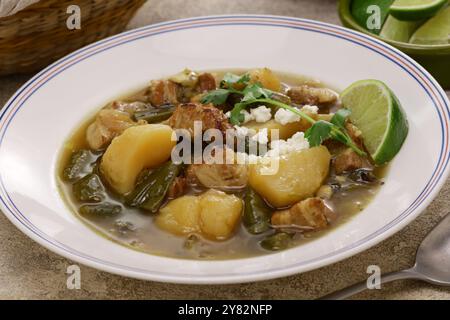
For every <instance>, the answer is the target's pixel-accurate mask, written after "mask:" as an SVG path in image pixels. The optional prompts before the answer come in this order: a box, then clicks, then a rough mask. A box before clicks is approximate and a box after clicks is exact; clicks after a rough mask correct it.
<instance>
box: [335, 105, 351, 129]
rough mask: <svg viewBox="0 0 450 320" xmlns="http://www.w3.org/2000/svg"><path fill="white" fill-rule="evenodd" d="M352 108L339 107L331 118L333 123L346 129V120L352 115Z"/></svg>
mask: <svg viewBox="0 0 450 320" xmlns="http://www.w3.org/2000/svg"><path fill="white" fill-rule="evenodd" d="M350 113H351V112H350V110H348V109H339V110H338V111H337V112H336V113H335V114H334V116H333V118H331V123H332V124H334V125H336V126H338V127H339V128H341V129H345V120H347V118H348V116H349V115H350Z"/></svg>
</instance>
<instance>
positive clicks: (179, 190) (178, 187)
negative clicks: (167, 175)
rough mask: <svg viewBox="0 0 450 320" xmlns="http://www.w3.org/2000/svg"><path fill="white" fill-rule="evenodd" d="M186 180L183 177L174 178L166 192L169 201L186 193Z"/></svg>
mask: <svg viewBox="0 0 450 320" xmlns="http://www.w3.org/2000/svg"><path fill="white" fill-rule="evenodd" d="M186 187H187V179H186V178H185V177H176V178H175V180H174V181H173V182H172V184H171V185H170V187H169V190H168V191H167V196H168V197H169V198H170V199H175V198H178V197H181V196H182V195H183V194H185V192H186Z"/></svg>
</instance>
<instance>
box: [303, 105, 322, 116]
mask: <svg viewBox="0 0 450 320" xmlns="http://www.w3.org/2000/svg"><path fill="white" fill-rule="evenodd" d="M301 110H302V111H303V112H310V113H314V114H316V113H318V112H319V107H318V106H310V105H309V104H306V105H304V106H303V107H302V109H301Z"/></svg>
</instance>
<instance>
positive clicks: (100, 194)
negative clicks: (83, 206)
mask: <svg viewBox="0 0 450 320" xmlns="http://www.w3.org/2000/svg"><path fill="white" fill-rule="evenodd" d="M72 191H73V195H74V196H75V198H76V199H77V200H79V201H81V202H101V201H102V200H103V199H104V198H105V188H104V187H103V184H102V181H101V180H100V177H99V176H98V175H96V174H94V173H91V174H88V175H87V176H85V177H83V178H81V179H80V180H78V181H77V182H75V183H74V184H73V185H72Z"/></svg>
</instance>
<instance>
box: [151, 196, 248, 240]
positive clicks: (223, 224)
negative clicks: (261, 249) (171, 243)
mask: <svg viewBox="0 0 450 320" xmlns="http://www.w3.org/2000/svg"><path fill="white" fill-rule="evenodd" d="M241 213H242V201H241V200H240V199H239V198H238V197H236V196H234V195H228V194H226V193H224V192H221V191H217V190H214V189H211V190H209V191H207V192H205V193H204V194H202V195H200V196H183V197H181V198H177V199H175V200H172V201H170V202H169V203H168V204H167V205H166V206H165V207H164V208H162V209H161V210H160V213H159V215H158V216H157V217H156V220H155V222H156V224H157V225H158V226H159V227H160V228H161V229H163V230H166V231H168V232H170V233H173V234H176V235H188V234H191V233H199V234H202V235H203V236H205V237H207V238H209V239H212V240H225V239H227V238H229V237H230V236H231V235H232V234H233V232H234V230H235V229H236V226H237V224H238V222H239V219H240V217H241Z"/></svg>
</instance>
